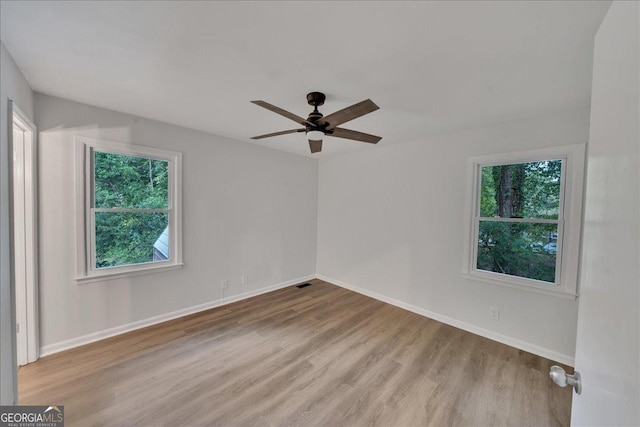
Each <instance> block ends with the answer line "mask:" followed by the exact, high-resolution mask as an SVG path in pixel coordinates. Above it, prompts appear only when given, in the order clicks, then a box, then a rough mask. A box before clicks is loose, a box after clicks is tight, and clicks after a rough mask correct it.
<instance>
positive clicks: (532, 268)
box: [476, 221, 558, 283]
mask: <svg viewBox="0 0 640 427" xmlns="http://www.w3.org/2000/svg"><path fill="white" fill-rule="evenodd" d="M557 242H558V226H557V224H530V223H522V222H517V223H515V222H496V221H480V229H479V233H478V260H477V266H476V268H477V269H478V270H486V271H493V272H496V273H502V274H508V275H511V276H518V277H525V278H528V279H536V280H542V281H544V282H550V283H555V278H556V255H557Z"/></svg>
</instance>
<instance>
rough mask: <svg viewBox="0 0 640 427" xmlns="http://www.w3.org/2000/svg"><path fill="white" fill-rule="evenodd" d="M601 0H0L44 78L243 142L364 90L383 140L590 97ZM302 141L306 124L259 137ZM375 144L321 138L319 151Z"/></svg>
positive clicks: (298, 147)
mask: <svg viewBox="0 0 640 427" xmlns="http://www.w3.org/2000/svg"><path fill="white" fill-rule="evenodd" d="M609 4H610V2H608V1H606V2H596V1H584V2H582V1H567V2H561V1H556V2H550V1H549V2H542V1H531V2H529V1H517V2H516V1H514V2H506V1H490V2H480V1H472V2H379V1H375V2H359V1H358V2H336V1H323V2H289V1H284V2H266V1H257V2H169V1H160V2H151V1H140V2H110V1H104V2H76V1H71V2H55V1H45V2H36V1H31V2H13V1H5V0H2V2H1V10H0V13H1V30H2V31H1V37H2V41H3V42H4V44H5V45H6V47H7V49H8V50H9V52H10V53H11V55H12V56H13V58H14V59H15V61H16V63H17V64H18V66H19V67H20V69H21V70H22V71H23V73H24V75H25V77H26V78H27V80H28V81H29V83H30V84H31V86H32V87H33V89H34V90H35V91H37V92H42V93H45V94H50V95H54V96H59V97H62V98H66V99H71V100H74V101H79V102H83V103H87V104H91V105H96V106H100V107H105V108H110V109H113V110H117V111H122V112H126V113H130V114H134V115H138V116H142V117H147V118H151V119H156V120H161V121H164V122H168V123H173V124H177V125H181V126H185V127H189V128H193V129H198V130H203V131H207V132H211V133H215V134H218V135H223V136H227V137H230V138H234V139H237V140H240V141H247V142H251V140H250V139H249V137H251V136H254V135H259V134H263V133H268V132H275V131H279V130H285V129H294V128H296V127H298V126H297V125H296V124H295V123H294V122H292V121H289V120H288V119H286V118H283V117H281V116H278V115H276V114H274V113H272V112H269V111H267V110H265V109H262V108H260V107H258V106H255V105H253V104H251V103H250V102H249V101H250V100H254V99H262V100H265V101H267V102H270V103H272V104H275V105H277V106H279V107H281V108H284V109H287V110H289V111H291V112H293V113H295V114H297V115H299V116H303V117H306V116H307V114H308V113H309V112H310V111H311V108H310V107H309V105H307V103H306V99H305V95H306V94H307V92H310V91H321V92H324V93H326V95H327V101H326V103H325V105H324V106H323V107H321V108H320V111H321V112H323V113H324V114H325V115H327V114H329V113H331V112H333V111H336V110H338V109H340V108H344V107H346V106H348V105H351V104H354V103H356V102H358V101H361V100H363V99H366V98H371V99H372V100H373V101H374V102H376V103H377V104H378V105H379V106H380V107H381V109H380V110H378V111H376V112H374V113H371V114H369V115H368V116H365V117H362V118H359V119H356V120H354V121H352V122H349V123H346V124H344V125H342V127H345V128H349V129H354V130H358V131H363V132H367V133H373V134H376V135H380V136H382V137H383V139H382V141H381V142H380V143H379V144H378V145H379V146H380V145H386V144H394V143H398V142H403V141H410V140H421V139H424V136H425V135H428V134H432V133H440V132H444V131H452V130H456V129H461V128H468V127H472V126H478V125H483V124H488V123H495V122H500V121H505V120H510V119H515V118H519V117H524V116H530V115H537V114H545V113H549V112H553V111H556V110H559V109H563V108H571V107H581V106H588V105H589V103H590V94H591V60H592V45H593V37H594V35H595V33H596V30H597V28H598V26H599V25H600V22H601V21H602V19H603V17H604V15H605V13H606V10H607V9H608V7H609ZM255 143H257V144H260V145H265V146H268V147H272V148H275V149H280V150H285V151H290V152H294V153H299V154H304V155H310V154H309V152H308V150H309V149H308V145H307V142H306V140H305V139H304V135H303V134H292V135H285V136H281V137H275V138H271V139H265V140H261V141H260V142H255ZM359 149H360V150H371V149H375V146H371V145H369V144H364V143H359V142H352V141H349V140H345V139H337V138H327V139H326V140H325V143H324V147H323V152H322V153H320V155H314V156H316V157H322V156H326V155H330V154H332V153H338V152H344V151H352V150H359Z"/></svg>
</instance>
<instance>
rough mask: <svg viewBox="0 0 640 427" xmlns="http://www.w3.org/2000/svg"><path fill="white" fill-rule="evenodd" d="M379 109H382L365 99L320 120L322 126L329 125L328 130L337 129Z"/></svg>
mask: <svg viewBox="0 0 640 427" xmlns="http://www.w3.org/2000/svg"><path fill="white" fill-rule="evenodd" d="M379 108H380V107H378V106H377V105H376V104H375V103H374V102H373V101H372V100H370V99H365V100H364V101H362V102H358V103H357V104H353V105H352V106H351V107H347V108H343V109H342V110H338V111H336V112H335V113H331V114H329V115H328V116H325V117H323V118H322V119H320V124H324V123H328V124H329V125H328V126H327V129H328V130H331V129H335V128H336V127H337V126H339V125H341V124H342V123H346V122H348V121H350V120H353V119H357V118H358V117H361V116H364V115H365V114H369V113H371V112H373V111H376V110H377V109H379Z"/></svg>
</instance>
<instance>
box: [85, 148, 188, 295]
mask: <svg viewBox="0 0 640 427" xmlns="http://www.w3.org/2000/svg"><path fill="white" fill-rule="evenodd" d="M77 158H78V159H77V162H78V172H79V174H78V176H79V177H80V178H81V179H79V180H78V184H77V193H78V248H79V250H78V277H77V281H78V282H79V283H88V282H95V281H102V280H105V279H112V278H119V277H125V276H130V275H137V274H143V273H149V272H156V271H159V270H163V269H173V268H179V267H180V266H181V265H182V248H181V240H182V239H181V229H182V227H181V203H180V201H181V197H180V189H181V162H182V155H181V154H180V153H176V152H171V151H165V150H159V149H155V148H149V147H143V146H137V145H130V144H121V143H116V142H109V141H100V140H95V139H90V138H84V137H79V138H78V140H77Z"/></svg>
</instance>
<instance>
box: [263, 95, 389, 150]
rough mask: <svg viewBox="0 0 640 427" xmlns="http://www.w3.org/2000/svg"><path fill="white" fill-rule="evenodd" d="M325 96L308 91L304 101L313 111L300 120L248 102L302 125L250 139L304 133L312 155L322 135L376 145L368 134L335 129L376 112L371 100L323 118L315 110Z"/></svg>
mask: <svg viewBox="0 0 640 427" xmlns="http://www.w3.org/2000/svg"><path fill="white" fill-rule="evenodd" d="M325 99H326V96H325V95H324V93H320V92H311V93H309V94H307V102H308V103H309V105H312V106H313V107H314V108H313V111H312V112H311V114H309V117H308V118H307V119H303V118H302V117H300V116H296V115H295V114H293V113H290V112H288V111H286V110H283V109H282V108H279V107H276V106H275V105H271V104H269V103H268V102H264V101H251V102H252V103H254V104H256V105H259V106H261V107H262V108H266V109H267V110H269V111H273V112H274V113H276V114H280V115H281V116H284V117H286V118H288V119H291V120H293V121H294V122H296V123H298V124H300V125H302V126H304V127H303V128H301V129H290V130H283V131H281V132H274V133H268V134H266V135H259V136H254V137H252V138H251V139H262V138H269V137H272V136H279V135H286V134H288V133H297V132H305V133H306V134H307V139H308V140H309V148H310V149H311V152H312V153H318V152H320V151H321V150H322V139H323V138H324V137H325V136H334V137H336V138H345V139H352V140H354V141H361V142H368V143H370V144H377V143H378V141H380V140H381V139H382V137H380V136H375V135H370V134H368V133H364V132H358V131H355V130H349V129H344V128H339V127H338V126H339V125H341V124H343V123H346V122H348V121H350V120H353V119H357V118H358V117H361V116H364V115H365V114H369V113H371V112H373V111H376V110H377V109H379V108H380V107H378V106H377V105H376V104H375V103H374V102H373V101H372V100H370V99H365V100H364V101H362V102H358V103H357V104H353V105H352V106H350V107H347V108H343V109H342V110H339V111H336V112H335V113H332V114H329V115H328V116H326V117H325V116H323V115H322V113H320V112H319V111H318V107H319V106H320V105H322V104H324V101H325Z"/></svg>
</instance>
